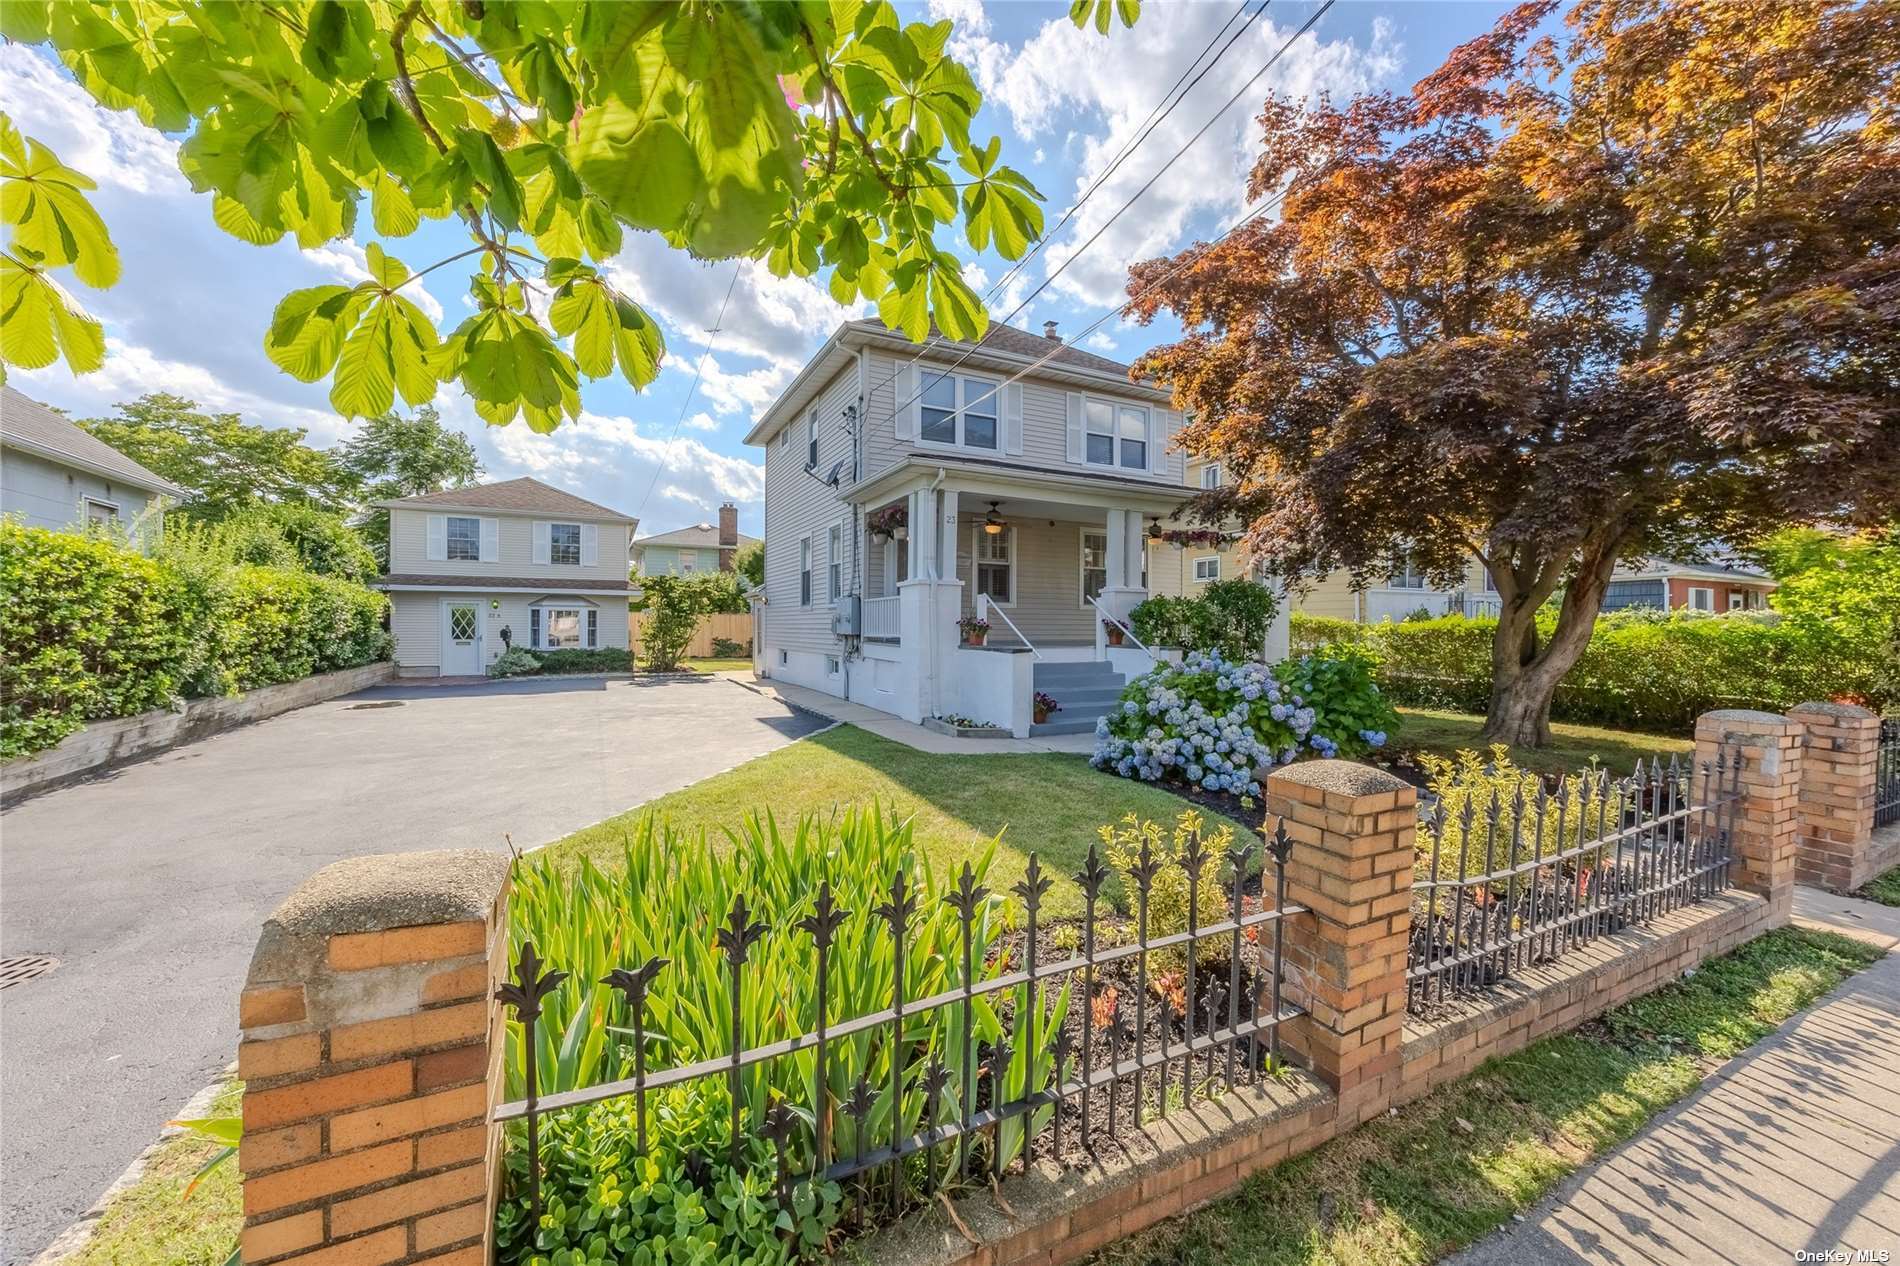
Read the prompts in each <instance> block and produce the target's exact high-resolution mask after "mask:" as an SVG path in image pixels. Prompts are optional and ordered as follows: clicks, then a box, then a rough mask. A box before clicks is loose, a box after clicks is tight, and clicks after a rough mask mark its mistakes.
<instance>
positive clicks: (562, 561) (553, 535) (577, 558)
mask: <svg viewBox="0 0 1900 1266" xmlns="http://www.w3.org/2000/svg"><path fill="white" fill-rule="evenodd" d="M548 561H549V562H550V563H555V564H558V565H565V566H568V567H579V566H580V565H581V525H580V524H578V523H550V524H548Z"/></svg>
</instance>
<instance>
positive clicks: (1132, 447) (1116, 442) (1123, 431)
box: [1082, 399, 1148, 470]
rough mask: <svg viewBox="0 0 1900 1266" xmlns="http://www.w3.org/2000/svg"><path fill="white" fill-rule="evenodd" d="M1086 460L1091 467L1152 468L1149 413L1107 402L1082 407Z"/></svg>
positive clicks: (1091, 402)
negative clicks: (1149, 442) (1149, 462)
mask: <svg viewBox="0 0 1900 1266" xmlns="http://www.w3.org/2000/svg"><path fill="white" fill-rule="evenodd" d="M1082 428H1083V436H1082V443H1083V445H1084V451H1083V457H1084V458H1085V459H1086V460H1087V462H1088V464H1089V465H1091V466H1120V467H1123V468H1124V469H1127V470H1146V469H1148V411H1147V410H1146V409H1142V408H1137V407H1136V406H1134V405H1128V404H1112V403H1110V402H1109V401H1107V400H1094V399H1091V400H1087V401H1084V402H1083V406H1082Z"/></svg>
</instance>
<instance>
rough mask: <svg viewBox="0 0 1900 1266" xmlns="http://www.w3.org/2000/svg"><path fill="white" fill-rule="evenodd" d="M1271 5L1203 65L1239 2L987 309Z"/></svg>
mask: <svg viewBox="0 0 1900 1266" xmlns="http://www.w3.org/2000/svg"><path fill="white" fill-rule="evenodd" d="M1272 2H1273V0H1261V2H1260V7H1259V8H1257V9H1255V10H1254V11H1253V14H1252V15H1251V16H1250V17H1248V19H1247V21H1246V22H1245V23H1243V24H1242V25H1241V27H1240V29H1239V30H1237V31H1235V32H1234V33H1233V35H1232V36H1230V37H1229V38H1228V40H1227V43H1225V44H1223V45H1221V49H1220V51H1219V52H1218V53H1215V54H1214V57H1213V60H1211V61H1209V62H1208V63H1207V64H1206V65H1205V66H1201V59H1202V58H1205V57H1206V56H1207V54H1208V52H1209V51H1210V50H1211V49H1212V48H1213V47H1214V45H1215V44H1217V43H1219V42H1220V38H1221V36H1223V35H1226V34H1227V31H1228V28H1230V27H1232V26H1233V24H1234V19H1236V18H1238V17H1239V16H1240V15H1241V14H1243V13H1245V12H1246V11H1247V6H1248V5H1249V4H1251V3H1253V0H1240V4H1239V5H1238V6H1236V7H1235V9H1234V11H1233V12H1232V13H1230V14H1228V16H1227V21H1225V22H1223V23H1222V24H1221V27H1220V29H1219V30H1218V31H1215V32H1214V34H1213V35H1212V36H1210V37H1209V38H1208V41H1207V43H1206V44H1203V45H1202V46H1201V51H1200V52H1198V53H1196V54H1195V55H1194V58H1193V60H1192V61H1190V62H1189V63H1188V64H1187V65H1186V66H1184V67H1182V68H1181V73H1180V74H1179V75H1177V76H1175V80H1174V83H1173V84H1172V85H1170V86H1169V88H1168V90H1167V91H1166V92H1164V93H1162V94H1161V99H1160V100H1158V101H1156V102H1155V104H1154V106H1153V107H1152V108H1151V109H1150V110H1149V111H1148V117H1147V118H1146V119H1144V120H1143V121H1142V123H1141V126H1140V127H1138V128H1136V129H1135V132H1134V134H1133V135H1132V136H1130V137H1129V139H1128V140H1127V141H1125V142H1124V143H1123V144H1122V147H1121V149H1120V150H1119V151H1118V152H1117V153H1116V155H1115V157H1114V158H1113V159H1111V160H1110V161H1109V164H1108V166H1107V167H1106V168H1105V169H1104V170H1103V171H1102V173H1101V174H1100V175H1098V176H1097V177H1096V178H1095V180H1094V182H1093V183H1091V184H1090V185H1089V187H1088V188H1087V189H1085V190H1084V191H1083V192H1082V196H1081V197H1079V198H1077V199H1076V200H1075V202H1074V203H1072V204H1071V205H1070V206H1069V208H1068V209H1067V210H1066V211H1064V212H1063V213H1062V218H1061V219H1060V220H1058V221H1057V222H1056V225H1055V227H1054V228H1052V229H1050V230H1049V231H1048V232H1047V233H1045V234H1043V235H1042V237H1041V238H1039V239H1038V240H1037V242H1036V245H1035V246H1034V247H1033V248H1032V249H1031V250H1030V251H1029V252H1028V254H1026V255H1024V256H1023V257H1022V258H1021V259H1019V260H1017V261H1016V262H1015V263H1013V264H1011V265H1010V267H1009V269H1008V271H1006V272H1005V273H1004V274H1003V275H1002V276H1001V277H999V278H998V279H997V280H996V281H995V282H993V283H991V285H990V286H989V288H988V289H987V290H985V291H984V292H983V301H984V304H985V306H987V305H988V304H989V303H991V302H992V301H994V300H995V299H996V298H997V297H998V296H1000V295H1001V294H1002V292H1003V290H1004V288H1005V287H1006V286H1007V285H1008V284H1009V282H1010V280H1011V278H1013V277H1015V276H1016V275H1017V274H1019V273H1020V272H1022V270H1023V269H1024V268H1026V267H1028V266H1029V264H1030V262H1031V261H1032V260H1034V259H1035V258H1036V257H1037V256H1038V255H1040V254H1041V253H1042V252H1043V250H1044V249H1045V248H1046V247H1047V246H1048V245H1049V243H1051V242H1053V241H1054V240H1055V238H1056V236H1057V234H1059V233H1061V232H1062V230H1063V228H1064V227H1065V226H1067V224H1068V223H1069V221H1070V220H1072V219H1074V218H1075V215H1076V212H1078V211H1080V210H1081V209H1082V206H1083V204H1084V203H1086V202H1088V200H1089V199H1090V198H1092V197H1094V196H1095V195H1096V194H1097V193H1098V192H1100V191H1101V189H1102V188H1103V186H1105V185H1106V184H1107V183H1108V181H1109V179H1110V178H1111V177H1112V176H1114V174H1115V173H1116V171H1118V170H1120V168H1121V165H1122V164H1123V163H1124V162H1126V161H1127V160H1128V159H1129V158H1130V157H1132V156H1133V154H1134V152H1135V151H1136V150H1137V149H1139V148H1140V147H1141V145H1142V143H1143V142H1144V141H1146V140H1147V139H1148V138H1149V137H1150V136H1151V135H1153V134H1154V131H1155V129H1156V128H1158V127H1159V126H1160V125H1161V123H1162V122H1163V121H1165V120H1166V118H1167V116H1168V115H1170V114H1172V113H1173V112H1174V110H1175V108H1176V107H1177V106H1179V105H1180V104H1181V103H1182V102H1183V101H1185V100H1187V95H1188V93H1190V92H1192V91H1194V89H1195V88H1196V87H1198V86H1199V85H1200V82H1201V80H1202V79H1204V78H1206V77H1207V75H1208V73H1209V72H1210V71H1212V70H1213V69H1214V67H1215V65H1216V64H1218V63H1219V62H1220V59H1221V58H1223V57H1225V56H1226V55H1227V51H1228V50H1229V49H1231V48H1232V47H1233V46H1234V44H1235V42H1236V41H1238V40H1239V39H1240V37H1241V36H1242V35H1244V34H1246V33H1247V30H1248V29H1249V28H1250V27H1252V25H1253V23H1254V21H1255V19H1257V18H1258V17H1259V16H1260V15H1261V14H1262V13H1265V12H1266V10H1267V6H1268V5H1269V4H1271V3H1272ZM1197 66H1198V67H1201V69H1200V73H1199V74H1198V75H1196V74H1195V73H1194V72H1195V68H1196V67H1197ZM1190 75H1194V80H1193V82H1192V83H1188V82H1187V81H1188V76H1190ZM1184 83H1186V84H1187V87H1186V88H1182V84H1184ZM1177 93H1178V95H1177ZM1229 104H1230V105H1231V104H1232V103H1231V102H1229ZM1221 108H1222V109H1223V110H1225V109H1226V108H1227V107H1226V106H1223V107H1221ZM1137 196H1139V195H1137ZM1032 297H1033V296H1032ZM1021 310H1022V309H1021V306H1020V305H1019V306H1018V307H1017V309H1016V312H1020V311H1021ZM1016 312H1012V313H1011V314H1010V316H1014V315H1016ZM1008 320H1009V318H1007V317H1006V318H1004V321H1003V323H1004V324H1007V323H1008ZM986 337H987V336H986ZM942 342H944V337H943V335H942V333H941V332H938V333H932V334H931V335H930V336H929V337H928V338H927V339H926V340H925V341H924V346H923V347H922V348H920V349H918V351H917V354H916V355H914V356H912V357H911V358H910V360H909V362H908V363H907V364H906V365H903V366H899V367H898V368H896V369H893V370H892V371H891V372H890V373H889V374H888V375H886V376H885V377H884V378H883V379H882V380H881V381H880V382H878V383H876V384H875V385H874V386H872V387H871V388H870V390H871V391H876V390H878V389H880V388H882V387H884V386H885V385H886V384H888V383H889V382H890V381H891V380H892V379H894V378H896V377H897V375H898V374H899V373H900V372H901V371H902V370H903V369H906V368H915V367H916V366H917V364H918V362H920V361H922V360H923V358H924V357H925V356H927V355H929V354H930V351H931V349H933V348H934V347H936V346H937V345H938V344H940V343H942ZM982 342H983V340H982V339H978V340H977V344H978V345H979V346H981V344H982ZM961 363H962V362H961V361H959V362H958V364H959V365H960V364H961Z"/></svg>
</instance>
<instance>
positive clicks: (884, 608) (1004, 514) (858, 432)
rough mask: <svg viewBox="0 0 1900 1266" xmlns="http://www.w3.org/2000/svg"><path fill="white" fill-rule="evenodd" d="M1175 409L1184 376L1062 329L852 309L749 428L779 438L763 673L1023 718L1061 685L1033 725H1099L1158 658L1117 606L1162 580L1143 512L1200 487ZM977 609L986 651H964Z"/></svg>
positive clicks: (896, 708) (768, 532)
mask: <svg viewBox="0 0 1900 1266" xmlns="http://www.w3.org/2000/svg"><path fill="white" fill-rule="evenodd" d="M1052 350H1053V353H1054V354H1053V355H1050V353H1051V351H1052ZM966 357H967V359H966ZM1044 357H1048V359H1047V360H1046V361H1045V360H1043V358H1044ZM959 360H961V361H962V364H961V365H958V364H957V362H958V361H959ZM1039 361H1041V362H1042V363H1040V364H1038V362H1039ZM953 366H955V369H954V372H951V371H952V367H953ZM1019 374H1020V375H1021V377H1020V378H1018V377H1016V376H1017V375H1019ZM1179 425H1180V418H1179V415H1178V414H1176V413H1174V412H1173V411H1172V410H1171V409H1170V408H1169V396H1168V394H1167V393H1166V392H1164V391H1161V390H1158V389H1156V388H1155V387H1153V386H1150V385H1148V384H1146V383H1138V382H1131V381H1130V380H1129V369H1128V366H1126V365H1123V364H1120V363H1119V362H1116V361H1112V360H1108V359H1106V358H1104V357H1101V356H1095V355H1092V354H1090V353H1088V352H1085V351H1082V350H1080V349H1078V348H1073V347H1069V346H1066V345H1064V344H1063V343H1062V342H1061V340H1060V339H1059V338H1057V337H1056V336H1055V334H1054V332H1053V328H1051V329H1050V330H1048V331H1047V332H1046V333H1045V335H1043V336H1037V335H1035V334H1031V333H1028V332H1026V331H1023V330H1018V329H1015V328H1012V327H1009V326H992V327H991V328H990V332H989V333H988V334H987V335H986V336H985V338H984V339H983V340H982V342H981V343H980V344H979V345H975V346H973V345H971V344H968V343H962V342H958V341H956V340H950V339H944V338H941V337H939V338H935V339H933V340H932V341H931V342H929V343H928V344H925V345H922V346H919V345H917V344H913V343H911V342H909V341H908V340H906V339H905V338H904V337H903V336H902V335H900V334H896V333H893V332H891V331H890V330H887V329H886V328H885V327H884V326H883V325H882V324H881V323H879V322H877V321H851V322H847V323H846V324H844V325H843V326H841V327H840V328H839V329H838V330H837V332H836V333H834V334H833V335H832V336H831V338H830V339H828V340H827V341H826V342H825V345H824V346H823V347H822V348H820V349H819V350H818V353H817V354H816V355H815V356H814V357H813V358H812V359H811V361H810V362H809V363H808V364H807V365H806V366H805V367H804V369H803V370H801V371H800V372H799V374H798V376H797V377H796V378H795V379H793V381H792V383H791V385H790V386H788V387H787V388H786V389H785V392H784V393H783V394H782V395H781V396H780V397H779V398H778V400H777V401H775V402H774V403H773V404H772V405H771V407H770V408H768V409H767V410H766V411H765V412H764V413H763V414H762V415H761V416H760V417H759V419H758V422H757V423H756V424H755V425H754V426H753V428H752V430H751V431H750V432H749V433H748V434H747V436H746V442H747V443H749V444H759V445H763V446H764V448H765V600H764V605H763V607H762V609H761V613H760V620H761V623H760V627H759V631H758V637H757V653H756V656H755V662H756V663H757V664H758V666H759V669H760V671H761V672H763V673H765V674H767V675H769V676H772V677H776V678H780V679H782V680H785V681H789V682H793V683H797V684H799V685H804V686H809V687H812V688H814V689H818V690H822V691H826V692H828V693H830V694H834V695H841V696H845V697H848V698H850V699H852V700H854V701H856V702H858V703H862V704H866V705H869V706H871V707H874V708H879V709H882V710H884V711H887V712H892V713H895V714H897V715H899V716H902V717H905V718H907V719H910V720H920V719H923V718H925V717H930V716H948V715H960V716H965V717H970V718H974V719H977V720H981V721H987V722H990V723H993V724H997V725H1000V726H1003V727H1004V728H1006V729H1009V730H1011V731H1012V732H1014V733H1017V734H1026V733H1028V732H1030V709H1031V700H1032V695H1033V693H1034V692H1035V691H1036V690H1047V691H1048V692H1050V693H1053V694H1055V695H1056V696H1057V698H1059V699H1062V698H1064V695H1065V694H1066V695H1067V696H1068V698H1067V699H1066V700H1065V706H1064V710H1063V711H1062V712H1060V713H1058V714H1057V715H1056V718H1055V719H1054V720H1053V721H1052V722H1051V723H1050V724H1049V726H1047V727H1039V728H1038V730H1037V732H1039V733H1040V732H1044V728H1046V729H1047V730H1049V731H1060V730H1071V731H1085V730H1091V729H1093V727H1094V718H1095V717H1096V716H1098V715H1100V713H1101V711H1102V710H1103V709H1104V708H1106V707H1107V704H1108V701H1112V699H1113V697H1114V694H1113V692H1114V691H1115V690H1118V689H1119V687H1120V685H1121V683H1122V682H1123V681H1124V679H1125V676H1126V675H1127V674H1128V673H1130V672H1142V671H1146V670H1147V668H1148V667H1150V666H1151V662H1152V661H1151V660H1150V659H1149V658H1148V657H1147V656H1146V655H1145V654H1144V653H1143V652H1141V651H1138V650H1134V649H1132V648H1109V647H1107V646H1105V645H1104V642H1103V636H1102V619H1103V616H1104V614H1112V615H1114V616H1117V617H1122V618H1125V617H1126V615H1127V613H1128V611H1129V610H1130V609H1131V608H1132V607H1133V606H1134V605H1135V604H1136V603H1137V602H1139V601H1141V600H1142V599H1143V598H1145V597H1146V596H1147V589H1146V587H1145V586H1146V580H1145V558H1146V539H1145V535H1144V534H1145V531H1146V525H1147V523H1148V522H1149V521H1151V520H1154V519H1158V518H1160V517H1163V516H1165V515H1167V514H1169V513H1171V512H1173V511H1174V509H1175V508H1176V507H1178V506H1179V505H1180V504H1181V502H1182V501H1183V500H1184V499H1185V498H1186V497H1187V496H1188V495H1190V493H1189V489H1188V488H1187V487H1185V486H1184V484H1183V481H1182V469H1181V458H1180V455H1179V454H1178V453H1170V452H1169V451H1168V450H1169V443H1170V441H1171V439H1172V438H1173V435H1174V432H1175V431H1176V430H1177V429H1178V427H1179ZM979 613H982V614H985V615H986V616H987V618H988V619H989V621H990V624H991V632H990V638H989V647H988V648H987V649H984V650H976V649H971V648H965V647H960V646H959V645H958V627H957V625H958V620H959V618H961V617H964V616H975V615H977V614H979ZM1071 704H1073V706H1070V705H1071Z"/></svg>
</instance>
